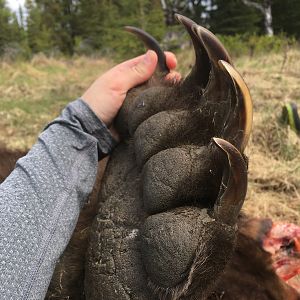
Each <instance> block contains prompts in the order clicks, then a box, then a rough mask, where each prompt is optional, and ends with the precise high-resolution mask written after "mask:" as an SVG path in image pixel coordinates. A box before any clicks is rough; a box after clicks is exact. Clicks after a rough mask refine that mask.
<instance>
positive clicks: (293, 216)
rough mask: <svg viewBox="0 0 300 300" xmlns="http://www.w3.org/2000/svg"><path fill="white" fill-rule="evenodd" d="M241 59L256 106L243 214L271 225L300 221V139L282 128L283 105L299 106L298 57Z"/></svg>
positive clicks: (296, 53) (294, 53) (296, 52)
mask: <svg viewBox="0 0 300 300" xmlns="http://www.w3.org/2000/svg"><path fill="white" fill-rule="evenodd" d="M284 61H285V57H284V54H281V55H280V54H276V55H275V54H272V55H264V56H261V57H257V58H254V59H248V58H240V59H238V60H237V62H236V66H237V68H238V69H239V70H240V71H241V73H242V74H243V76H244V78H245V80H246V82H247V84H248V86H249V88H250V91H251V93H252V98H253V104H254V124H253V133H252V138H251V141H250V144H249V147H248V150H247V153H248V155H249V157H250V165H249V189H248V196H247V201H246V204H245V210H246V211H247V212H249V213H251V214H252V215H256V216H262V217H271V218H273V220H287V221H291V222H296V223H297V222H299V219H300V139H299V137H298V136H297V135H296V134H295V133H294V132H293V131H291V130H290V129H289V128H288V127H284V126H283V125H282V124H280V122H279V118H280V115H281V109H282V105H283V104H284V102H288V101H294V102H296V103H297V104H298V106H300V89H299V87H300V51H299V50H295V49H293V50H290V51H289V52H288V53H287V56H286V61H285V63H284Z"/></svg>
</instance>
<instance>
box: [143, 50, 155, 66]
mask: <svg viewBox="0 0 300 300" xmlns="http://www.w3.org/2000/svg"><path fill="white" fill-rule="evenodd" d="M151 52H153V51H152V50H148V51H147V52H146V54H145V57H144V62H145V63H146V64H150V63H151V61H152V60H151Z"/></svg>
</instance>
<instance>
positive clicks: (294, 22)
mask: <svg viewBox="0 0 300 300" xmlns="http://www.w3.org/2000/svg"><path fill="white" fill-rule="evenodd" d="M283 12H284V13H283ZM272 14H273V26H274V31H275V33H280V32H285V33H286V34H288V35H294V36H296V37H297V38H299V37H300V1H299V0H285V1H282V0H273V3H272Z"/></svg>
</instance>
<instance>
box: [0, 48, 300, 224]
mask: <svg viewBox="0 0 300 300" xmlns="http://www.w3.org/2000/svg"><path fill="white" fill-rule="evenodd" d="M178 60H179V62H184V64H182V66H181V69H180V70H181V71H182V72H183V73H187V71H188V70H189V69H190V66H191V64H192V62H193V53H192V51H185V52H183V53H179V54H178ZM111 65H112V63H111V62H109V61H106V60H99V59H97V60H96V59H90V58H84V57H83V58H75V59H72V60H54V59H47V58H45V57H43V56H37V57H35V58H34V59H33V60H32V61H31V62H29V63H13V64H7V63H4V62H3V63H1V64H0V86H1V89H0V99H1V100H0V130H1V137H0V142H4V143H5V144H7V145H8V146H9V147H13V148H28V147H30V146H31V145H32V144H33V142H34V141H35V139H36V135H37V134H38V132H39V131H40V130H41V129H42V128H43V126H44V124H46V123H47V122H49V121H50V120H51V119H52V118H53V117H54V116H55V115H57V113H58V112H59V111H60V109H61V108H62V107H63V106H64V105H65V104H66V103H67V102H68V101H70V100H72V99H74V97H75V98H76V97H77V96H79V95H80V94H81V93H82V91H83V90H84V89H85V88H86V87H87V86H88V85H89V84H90V83H91V82H92V80H93V79H94V78H96V76H97V75H98V74H100V73H101V72H103V71H104V70H106V69H108V68H109V67H110V66H111ZM235 65H236V67H237V68H238V70H239V71H240V72H241V73H242V75H243V77H244V78H245V80H246V82H247V84H248V86H249V88H250V91H251V93H252V98H253V102H254V126H253V134H252V138H251V140H250V144H249V147H248V149H247V154H248V155H249V158H250V164H249V189H248V195H247V201H246V203H245V211H246V212H248V213H251V214H252V215H256V216H262V217H271V218H273V219H274V220H287V221H291V222H298V220H299V217H300V139H299V138H298V137H297V136H296V134H294V133H293V132H292V131H291V130H289V129H288V128H286V127H283V126H282V125H281V124H280V123H279V121H278V118H279V116H280V114H281V108H282V104H283V103H284V102H285V101H294V102H296V103H297V104H298V105H299V106H300V51H299V50H290V51H289V52H288V53H287V55H285V54H284V53H282V54H266V55H261V56H259V57H254V58H249V57H241V58H237V59H235Z"/></svg>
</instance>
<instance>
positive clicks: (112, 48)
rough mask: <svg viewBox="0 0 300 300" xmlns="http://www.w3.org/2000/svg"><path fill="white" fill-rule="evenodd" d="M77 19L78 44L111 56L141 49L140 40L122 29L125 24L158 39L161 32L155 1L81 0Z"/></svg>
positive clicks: (157, 1) (158, 12) (126, 54)
mask: <svg viewBox="0 0 300 300" xmlns="http://www.w3.org/2000/svg"><path fill="white" fill-rule="evenodd" d="M91 2H92V3H91ZM79 18H80V20H81V22H80V26H79V32H80V34H79V36H80V38H81V43H83V44H84V45H85V47H86V48H87V49H90V48H92V49H99V50H100V51H101V52H102V53H104V54H110V55H114V57H116V55H117V56H119V57H122V58H125V57H129V56H132V55H134V54H137V53H141V52H142V51H143V45H142V43H141V42H139V41H138V40H137V39H136V38H134V37H130V36H129V33H126V32H125V31H124V30H123V27H124V26H125V25H131V26H136V27H140V28H142V29H144V30H146V31H149V32H150V33H151V34H152V35H153V36H154V37H156V38H158V39H160V38H162V36H163V35H164V32H165V31H164V18H163V12H162V10H161V6H160V1H159V0H154V1H151V0H137V1H131V0H98V1H97V0H92V1H90V0H81V1H80V5H79Z"/></svg>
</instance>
